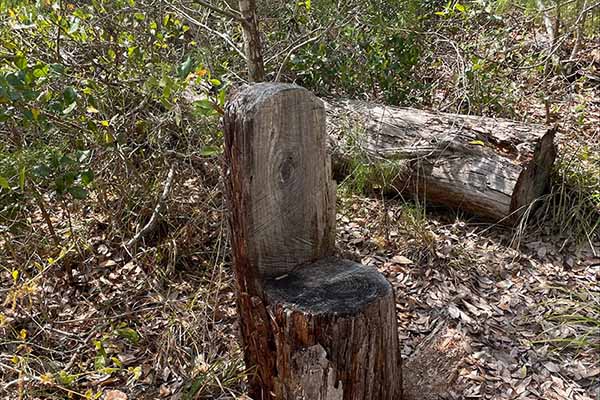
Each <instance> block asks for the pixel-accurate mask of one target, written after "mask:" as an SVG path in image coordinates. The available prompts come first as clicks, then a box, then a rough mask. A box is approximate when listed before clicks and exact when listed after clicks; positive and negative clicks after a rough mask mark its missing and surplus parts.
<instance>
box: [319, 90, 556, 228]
mask: <svg viewBox="0 0 600 400" xmlns="http://www.w3.org/2000/svg"><path fill="white" fill-rule="evenodd" d="M327 114H328V130H329V133H330V137H331V139H332V149H331V152H332V162H333V169H334V175H335V177H336V178H337V179H339V178H340V177H343V176H347V175H348V174H351V173H352V170H353V168H354V167H356V166H358V165H361V166H364V165H368V166H369V167H373V171H375V173H374V174H373V176H372V177H371V179H376V178H377V176H379V177H382V178H383V179H385V180H386V182H384V183H385V186H386V187H387V188H393V189H394V190H397V191H399V192H402V193H411V194H413V195H415V196H419V197H420V198H421V199H423V200H425V202H427V204H430V203H434V204H441V205H445V206H448V207H451V208H456V209H460V210H464V211H466V212H468V213H471V214H474V215H477V216H480V217H484V218H486V219H492V220H495V221H502V222H503V223H515V222H516V221H518V220H519V219H520V218H521V217H522V216H523V214H524V213H526V212H527V210H528V209H530V206H532V207H534V206H535V203H536V202H535V200H536V199H538V198H539V197H540V196H542V195H543V194H544V193H545V191H546V190H547V188H548V184H549V181H550V176H551V172H552V167H553V164H554V159H555V157H556V147H555V144H554V135H555V131H556V130H555V128H548V127H545V126H542V125H536V124H526V123H520V122H515V121H510V120H506V119H496V118H489V117H479V116H470V115H458V114H447V113H438V112H431V111H423V110H417V109H413V108H401V107H390V106H381V105H375V104H371V103H366V102H359V101H343V102H336V103H330V104H327Z"/></svg>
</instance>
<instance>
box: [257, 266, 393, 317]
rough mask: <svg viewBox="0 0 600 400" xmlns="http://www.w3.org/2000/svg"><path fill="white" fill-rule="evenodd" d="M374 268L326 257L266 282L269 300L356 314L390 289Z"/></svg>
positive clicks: (314, 310) (315, 311) (314, 311)
mask: <svg viewBox="0 0 600 400" xmlns="http://www.w3.org/2000/svg"><path fill="white" fill-rule="evenodd" d="M391 290H392V289H391V286H390V284H389V283H388V281H387V280H386V279H385V278H384V277H383V276H382V275H381V274H380V273H379V272H377V270H375V269H373V268H369V267H365V266H363V265H361V264H357V263H355V262H353V261H349V260H340V259H337V258H335V257H328V258H325V259H322V260H319V261H317V262H315V263H311V264H308V265H305V266H303V267H302V268H299V269H297V270H295V271H292V272H290V273H288V274H286V275H283V276H281V277H277V278H275V279H271V280H269V281H268V283H267V288H266V292H267V295H268V298H269V303H278V304H285V306H286V307H287V308H289V309H294V310H296V309H297V310H301V311H303V312H308V313H311V314H323V313H325V314H337V315H355V314H357V313H359V312H361V311H362V310H363V309H364V308H365V307H367V306H368V305H369V304H371V303H372V302H374V301H377V300H378V299H380V298H381V297H385V296H387V295H389V294H390V293H391Z"/></svg>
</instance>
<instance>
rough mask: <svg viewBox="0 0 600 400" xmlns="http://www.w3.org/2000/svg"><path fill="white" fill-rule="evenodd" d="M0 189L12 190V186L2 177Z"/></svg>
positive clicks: (0, 177)
mask: <svg viewBox="0 0 600 400" xmlns="http://www.w3.org/2000/svg"><path fill="white" fill-rule="evenodd" d="M0 187H2V188H3V189H7V190H10V184H9V183H8V179H6V178H5V177H3V176H0Z"/></svg>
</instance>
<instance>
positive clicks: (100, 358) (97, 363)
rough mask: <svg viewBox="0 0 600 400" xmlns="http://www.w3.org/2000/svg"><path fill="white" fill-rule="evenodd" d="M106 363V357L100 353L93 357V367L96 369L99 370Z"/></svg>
mask: <svg viewBox="0 0 600 400" xmlns="http://www.w3.org/2000/svg"><path fill="white" fill-rule="evenodd" d="M105 365H106V357H105V356H104V355H102V354H100V353H98V354H96V358H95V359H94V368H95V369H96V371H100V370H101V369H103V368H104V366H105Z"/></svg>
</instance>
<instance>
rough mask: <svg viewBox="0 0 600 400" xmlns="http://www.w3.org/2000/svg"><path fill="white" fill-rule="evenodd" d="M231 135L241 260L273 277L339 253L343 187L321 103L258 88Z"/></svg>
mask: <svg viewBox="0 0 600 400" xmlns="http://www.w3.org/2000/svg"><path fill="white" fill-rule="evenodd" d="M225 131H226V133H227V137H226V141H227V142H226V147H227V150H226V151H227V153H226V156H227V159H228V166H229V174H230V177H229V180H230V185H231V186H230V192H231V194H232V199H231V200H232V204H231V212H232V222H233V224H232V230H233V231H234V232H235V233H236V234H235V235H234V236H233V238H232V239H233V248H234V255H236V256H237V257H238V259H240V258H244V259H247V260H248V261H247V262H248V263H249V264H250V265H251V266H252V267H253V268H256V269H257V270H256V271H253V272H252V275H253V276H254V275H256V276H259V277H268V276H279V275H282V274H285V273H286V272H288V271H290V270H291V269H292V268H294V267H295V266H297V265H298V264H302V263H306V262H310V261H314V260H317V259H319V258H321V257H325V256H328V255H331V254H333V252H334V251H335V183H334V182H333V181H332V180H331V166H330V162H329V158H328V157H327V153H326V151H327V138H326V132H325V113H324V111H323V105H322V102H321V100H319V99H318V98H317V97H315V96H313V95H312V94H311V93H310V92H308V91H307V90H305V89H302V88H300V87H298V86H293V85H285V84H270V83H264V84H257V85H254V86H251V87H250V88H248V89H247V90H246V91H244V92H243V93H241V94H240V95H239V96H238V97H237V98H236V99H235V100H234V101H233V102H232V103H231V104H229V106H228V108H227V110H226V116H225ZM238 238H239V239H238ZM241 241H243V243H242V242H241ZM242 245H244V246H245V248H243V249H239V247H240V246H242Z"/></svg>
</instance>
